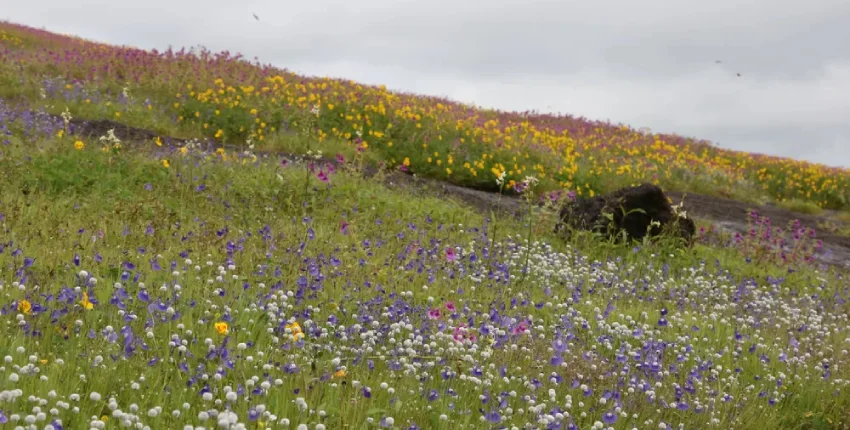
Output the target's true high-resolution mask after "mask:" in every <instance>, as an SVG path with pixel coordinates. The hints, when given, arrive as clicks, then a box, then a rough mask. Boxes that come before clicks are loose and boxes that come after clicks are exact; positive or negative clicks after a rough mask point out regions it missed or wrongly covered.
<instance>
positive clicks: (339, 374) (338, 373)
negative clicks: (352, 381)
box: [334, 369, 347, 378]
mask: <svg viewBox="0 0 850 430" xmlns="http://www.w3.org/2000/svg"><path fill="white" fill-rule="evenodd" d="M346 374H347V373H346V372H345V369H339V370H337V371H336V372H335V373H334V378H344V377H345V375H346Z"/></svg>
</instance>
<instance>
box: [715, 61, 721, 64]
mask: <svg viewBox="0 0 850 430" xmlns="http://www.w3.org/2000/svg"><path fill="white" fill-rule="evenodd" d="M714 63H715V64H720V63H722V61H720V60H714Z"/></svg>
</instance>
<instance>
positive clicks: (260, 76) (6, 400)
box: [0, 24, 850, 430]
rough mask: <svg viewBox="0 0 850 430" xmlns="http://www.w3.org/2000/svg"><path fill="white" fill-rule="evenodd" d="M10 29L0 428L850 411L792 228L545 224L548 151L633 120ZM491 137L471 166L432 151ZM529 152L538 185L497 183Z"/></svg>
mask: <svg viewBox="0 0 850 430" xmlns="http://www.w3.org/2000/svg"><path fill="white" fill-rule="evenodd" d="M0 41H2V43H3V46H4V48H3V49H4V51H3V53H4V56H3V57H2V59H3V62H2V63H0V68H2V69H0V70H2V73H0V79H2V82H0V91H2V93H3V94H2V96H0V97H2V99H0V172H2V173H3V174H2V175H0V296H1V297H2V301H0V356H3V357H4V362H3V364H2V366H0V426H5V425H9V426H15V427H21V428H25V427H27V426H29V427H38V428H41V427H44V428H52V429H62V428H73V429H76V428H98V429H102V428H107V427H108V428H112V427H115V426H121V427H136V428H141V429H145V428H148V429H150V428H155V429H160V428H168V429H172V428H173V429H177V428H211V427H216V428H226V429H247V428H251V429H254V428H257V429H263V428H271V427H275V428H295V429H298V430H302V429H316V430H321V429H354V428H357V429H375V428H381V429H383V428H388V429H389V428H404V429H419V428H429V429H431V428H433V429H449V428H451V429H456V428H463V429H478V428H482V429H492V428H511V429H513V428H561V429H578V428H594V429H597V428H598V429H611V428H615V429H621V428H622V429H632V428H652V429H656V428H662V429H669V428H722V429H749V428H752V426H753V423H754V422H757V423H758V425H759V427H761V428H764V429H787V428H843V429H847V428H850V426H848V424H847V423H848V422H850V414H848V412H847V411H848V410H850V396H848V395H847V390H848V389H850V387H848V385H850V370H848V369H850V355H848V353H847V351H848V339H850V325H848V315H850V302H848V300H850V285H848V282H847V280H846V275H845V274H843V273H842V272H840V271H837V270H821V269H819V268H818V267H817V264H812V263H816V262H817V261H814V260H813V259H812V253H813V252H814V251H815V243H814V242H815V239H813V238H811V237H810V236H809V235H808V230H807V229H806V228H805V227H806V226H805V225H804V226H793V227H792V228H791V229H789V230H785V231H778V232H777V231H776V230H775V229H774V228H773V226H772V225H771V224H769V223H767V222H763V220H759V219H757V218H756V219H750V221H749V222H751V223H752V226H753V228H754V230H753V234H743V235H739V236H738V237H732V236H720V235H713V234H708V233H706V234H703V235H701V236H700V240H699V241H698V243H697V244H696V245H695V246H694V247H693V248H691V249H680V248H678V247H676V246H675V245H674V244H673V243H671V242H670V241H667V240H666V239H665V238H662V239H661V240H659V241H658V242H653V243H650V242H647V243H641V244H637V246H635V244H626V245H622V244H617V243H610V242H606V241H601V240H598V238H596V237H594V236H593V235H590V234H577V235H575V236H573V238H572V239H571V241H570V242H569V243H564V242H563V241H561V240H559V239H558V238H556V237H555V236H554V235H553V234H552V226H553V219H552V217H551V216H550V215H551V214H550V213H549V212H547V211H546V210H539V211H538V210H537V209H536V205H535V201H536V199H537V198H538V197H542V198H544V199H550V197H551V196H549V195H547V194H544V193H543V192H544V191H548V190H549V189H552V190H560V189H559V188H558V187H557V186H556V183H557V180H552V175H553V174H552V171H549V170H547V169H550V168H554V167H557V166H558V165H559V163H563V164H564V165H565V166H566V165H567V164H568V163H569V162H568V161H564V160H567V158H561V159H554V157H552V156H551V155H552V154H556V153H557V151H555V152H553V147H552V146H550V144H554V143H558V142H560V143H558V144H561V143H563V144H564V145H566V146H569V147H573V148H581V150H582V151H584V152H582V154H583V156H585V155H586V156H587V157H590V154H596V155H594V157H596V156H599V155H600V154H611V153H612V152H611V151H617V150H616V149H610V148H606V147H604V143H599V144H598V145H597V146H593V143H592V142H593V139H602V138H609V137H610V138H611V139H614V141H616V139H617V136H621V137H622V136H637V135H634V134H629V133H633V132H629V131H626V130H625V129H618V128H616V127H610V126H607V125H602V124H597V125H596V127H597V128H599V130H594V131H589V130H585V131H584V132H581V131H580V129H581V127H583V125H582V124H584V125H587V124H588V123H586V122H583V121H582V120H579V119H559V120H558V121H561V122H560V123H559V124H566V123H568V122H569V121H573V124H574V125H575V127H576V130H578V131H576V130H573V131H571V132H570V133H575V134H576V135H577V136H579V137H576V138H574V137H565V136H563V134H562V135H561V136H560V137H559V136H557V135H556V134H557V133H556V132H553V131H552V130H553V128H543V127H544V126H543V125H540V127H541V128H538V125H531V123H530V122H529V123H528V125H522V121H525V120H522V121H520V122H519V123H517V124H518V125H516V127H517V129H516V130H514V129H513V126H510V127H511V128H510V130H508V131H505V129H504V128H503V127H505V124H511V122H509V120H508V119H504V118H506V117H511V115H514V117H516V115H515V114H503V113H494V112H487V111H469V112H466V113H465V114H464V115H467V117H465V118H466V119H457V118H463V116H462V115H461V113H462V112H461V111H462V110H463V109H465V108H463V107H461V106H459V105H456V104H451V103H448V102H445V101H439V100H428V99H424V98H420V97H414V96H411V95H396V94H391V93H388V92H384V91H383V90H380V89H376V88H365V87H359V88H358V86H357V85H356V84H352V83H342V82H335V81H329V80H307V79H304V80H303V82H301V81H300V80H298V79H300V78H296V77H294V76H292V75H285V78H284V77H283V76H284V75H282V74H281V75H280V76H282V77H281V78H277V77H276V76H277V75H278V74H279V73H281V72H280V71H276V70H273V69H270V68H263V67H261V66H256V65H251V64H248V63H243V62H239V61H234V60H232V59H229V57H227V56H213V55H208V54H205V55H206V56H202V57H193V56H190V55H183V54H176V53H171V54H168V53H167V54H163V55H159V54H153V53H145V52H141V51H137V50H131V49H123V48H116V47H110V46H104V45H98V44H94V43H91V42H85V41H80V40H78V39H75V38H72V37H66V36H57V35H55V34H51V33H47V32H39V31H36V30H32V29H27V28H24V27H20V26H14V25H8V24H5V25H4V26H3V27H2V28H1V29H0ZM7 59H10V60H9V61H7ZM264 74H265V75H264ZM221 76H224V78H221V79H227V80H228V83H229V84H230V85H233V86H232V87H228V83H225V82H220V83H217V82H216V80H217V79H219V78H220V77H221ZM240 83H241V85H239V84H240ZM7 84H14V85H11V86H10V85H7ZM254 84H256V85H267V86H268V90H265V89H264V88H265V87H263V86H255V87H251V85H254ZM190 85H191V87H190ZM275 85H277V86H278V87H277V88H275V87H274V86H275ZM311 85H312V86H311ZM323 85H326V87H325V88H322V86H323ZM231 88H232V89H231ZM178 93H179V95H178ZM258 93H259V95H258ZM335 93H336V94H335ZM311 96H312V100H311V99H310V98H311ZM302 97H303V99H301V98H302ZM311 103H317V104H319V105H320V106H319V109H318V112H310V108H311ZM175 104H176V106H175ZM331 105H334V106H333V108H332V107H331ZM382 106H383V107H382ZM440 106H442V107H440ZM255 109H256V111H254V110H255ZM338 110H339V111H338ZM339 114H342V115H343V116H342V117H339ZM349 117H350V118H351V119H349ZM192 118H194V119H192ZM336 118H340V119H336ZM452 118H454V119H452ZM470 118H471V119H470ZM536 120H539V118H538V119H536ZM452 121H455V122H452ZM458 121H460V122H458ZM479 121H483V122H481V123H480V124H479ZM529 121H530V120H529ZM205 124H206V126H205ZM417 124H419V126H418V127H417ZM390 125H392V126H391V127H390ZM450 125H452V126H454V127H455V128H454V132H452V131H451V130H452V127H449V126H450ZM381 127H383V128H381ZM552 127H555V126H554V125H553V126H552ZM606 127H607V128H606ZM334 129H336V132H335V131H334ZM219 130H221V132H219ZM355 130H356V131H361V132H362V135H363V136H362V138H361V139H360V140H355V141H350V140H349V139H348V138H347V137H346V136H345V134H346V133H352V136H353V135H356V133H355ZM381 130H384V131H381ZM399 130H401V131H399ZM541 130H542V131H541ZM370 131H371V133H370ZM525 131H528V133H531V134H532V136H533V134H534V133H539V134H538V136H537V137H534V138H528V139H527V140H526V141H525V143H520V144H517V143H516V140H520V139H519V137H520V136H521V135H522V134H523V133H524V132H525ZM335 133H336V134H335ZM376 133H377V134H376ZM443 133H445V134H443ZM452 133H453V134H452ZM552 133H555V135H553V134H552ZM582 133H584V134H582ZM618 133H619V134H618ZM210 134H212V136H211V138H210V141H208V142H203V141H201V140H199V138H202V137H204V136H208V137H209V135H210ZM217 134H218V135H219V136H218V137H216V135H217ZM441 136H442V137H443V139H440V137H441ZM497 136H500V137H497ZM547 136H548V137H547ZM552 136H555V137H552ZM570 136H573V134H570ZM582 136H583V137H582ZM594 136H595V137H594ZM509 137H510V139H508V138H509ZM449 138H451V139H454V138H457V139H463V140H464V141H461V142H460V144H457V145H455V144H453V143H452V142H448V143H447V142H445V141H446V140H449ZM488 139H489V140H488ZM499 139H501V140H502V145H501V146H499V144H498V140H499ZM547 139H548V140H547ZM582 139H584V140H582ZM247 140H250V143H249V142H246V141H247ZM390 142H393V145H392V146H390V145H389V143H390ZM441 142H442V143H441ZM507 142H513V143H507ZM600 142H601V141H600ZM633 144H634V145H636V146H635V148H637V147H640V145H641V144H638V143H634V142H633ZM416 145H419V146H416ZM422 145H426V146H427V148H421V146H422ZM440 145H444V146H440ZM570 145H572V146H570ZM650 145H654V140H653V143H651V144H650ZM683 145H685V146H687V145H690V144H684V143H683ZM555 146H557V145H555ZM662 146H663V145H662ZM399 147H401V148H403V149H404V150H406V151H410V152H409V153H401V152H399V153H397V154H396V153H393V152H392V151H399V150H400V149H398V148H399ZM687 147H690V146H687ZM393 148H395V149H393ZM419 148H421V149H419ZM518 148H519V149H518ZM588 148H590V149H588ZM414 150H415V151H414ZM631 150H633V151H636V150H635V149H631ZM317 151H321V152H322V153H321V154H318V155H317ZM416 151H418V152H416ZM426 151H427V152H426ZM475 151H482V152H481V154H482V155H481V157H480V159H475V160H474V162H475V164H474V167H471V169H474V170H475V171H476V172H477V174H478V175H480V178H479V176H476V175H473V174H472V173H468V175H467V176H461V175H457V176H456V175H455V174H454V171H453V172H452V173H451V174H449V173H448V172H446V173H445V174H444V175H443V174H441V173H440V171H439V170H438V169H437V166H438V167H439V169H442V170H443V171H445V169H450V170H451V169H454V168H457V169H459V170H461V171H462V169H463V167H462V166H463V164H464V163H467V162H468V163H470V166H473V161H464V160H468V159H467V158H465V157H469V156H471V155H470V154H476V152H475ZM594 151H595V152H594ZM683 151H684V150H683ZM688 151H690V150H688ZM434 152H438V154H434ZM483 154H487V155H486V157H485V156H484V155H483ZM295 155H300V157H296V156H295ZM491 155H492V157H491ZM526 155H528V158H527V159H526V158H525V156H526ZM402 156H403V157H404V158H407V159H408V160H410V163H409V164H407V163H404V159H401V160H402V161H401V162H400V163H392V159H393V158H396V157H402ZM638 156H639V154H638V155H635V157H638ZM417 157H418V158H417ZM427 157H431V158H432V160H431V162H430V163H429V162H428V160H427ZM512 157H517V161H516V164H517V166H516V167H514V166H505V168H506V169H516V170H520V172H516V170H515V171H514V173H513V174H512V175H514V177H515V178H518V179H519V180H522V177H524V175H526V174H530V173H529V172H527V171H526V166H531V167H527V169H528V170H530V171H533V172H534V173H533V174H535V175H538V176H540V177H544V178H549V182H548V183H544V184H543V186H542V187H541V188H540V189H531V190H526V191H525V192H523V193H522V194H520V195H519V196H511V195H506V196H501V195H499V194H496V193H493V192H491V191H488V188H492V186H491V185H489V184H495V176H494V174H501V171H500V169H501V168H502V167H501V166H499V165H498V164H497V163H499V162H500V161H498V160H501V159H504V160H508V161H512ZM534 157H538V158H539V160H538V161H537V162H538V164H540V165H541V166H542V167H540V168H537V170H535V167H534V165H532V164H530V163H532V162H533V161H532V160H534ZM594 159H595V160H598V159H597V158H594ZM397 160H398V159H397ZM438 160H439V161H440V163H439V164H438V163H437V161H438ZM476 160H477V161H476ZM576 160H578V161H576V162H577V163H578V164H577V166H579V169H578V170H577V172H583V170H581V169H585V168H588V169H593V168H594V167H592V166H593V165H594V164H593V162H592V161H590V160H586V159H585V158H581V157H580V158H576ZM382 161H383V162H384V163H385V167H387V169H380V168H379V164H378V163H380V162H382ZM646 162H647V163H649V162H650V161H646ZM651 162H655V161H651ZM420 163H423V164H420ZM523 163H525V164H523ZM582 163H586V164H582ZM783 163H785V162H783ZM399 164H400V165H401V166H404V167H405V168H406V170H408V172H406V173H404V172H400V170H403V169H401V168H400V167H399ZM482 165H483V167H479V166H482ZM428 166H431V167H430V168H429V167H428ZM452 166H455V167H452ZM458 166H460V167H458ZM588 166H590V167H588ZM596 168H599V166H597V167H596ZM429 169H430V170H429ZM469 169H470V168H467V171H468V172H469V171H470V170H469ZM488 169H490V170H492V169H496V172H492V171H489V172H488ZM411 171H413V172H416V173H418V174H419V175H418V176H416V177H414V175H412V174H409V173H411ZM815 171H816V169H815V170H812V172H815ZM509 172H510V170H507V171H506V173H509ZM586 172H589V173H586V174H588V175H591V174H594V175H595V173H593V170H587V171H586ZM423 174H424V176H425V177H424V178H423V177H422V176H423ZM814 174H815V173H812V175H814ZM441 175H442V176H441ZM544 175H545V176H544ZM618 176H619V177H621V178H624V179H622V180H624V181H626V180H627V179H628V180H632V179H635V178H633V177H631V176H628V174H626V173H623V175H616V174H613V175H610V176H604V175H603V176H600V178H601V179H600V180H608V179H610V180H612V181H614V180H617V179H616V178H617V177H618ZM661 176H666V175H661ZM594 177H595V176H594ZM670 177H671V178H672V177H673V175H672V174H671V176H670ZM807 177H808V176H807ZM812 177H813V176H812ZM444 179H448V180H452V181H454V182H455V183H458V184H464V185H473V186H478V187H479V188H484V190H476V189H472V188H464V187H459V186H454V185H452V184H450V183H448V182H446V181H444ZM423 182H424V183H426V185H427V184H430V185H433V187H421V186H420V185H422V184H423ZM485 182H486V183H485ZM606 186H608V185H606ZM547 187H551V188H547ZM440 188H442V190H440ZM581 190H582V193H584V194H589V193H590V192H591V191H593V192H598V191H601V190H602V189H601V188H599V189H597V188H593V187H592V186H591V187H582V188H581ZM434 191H437V192H438V193H439V194H435V193H434ZM576 191H578V190H576ZM674 194H675V193H674ZM446 197H457V198H459V199H462V200H464V201H466V202H469V203H473V204H474V205H476V208H477V209H480V210H472V209H470V208H469V207H467V206H466V205H459V204H456V203H455V202H453V201H452V199H451V198H446ZM676 197H678V195H676ZM689 199H692V200H693V206H688V208H689V210H690V208H691V207H693V208H695V209H698V208H700V207H703V208H704V209H705V213H706V214H709V215H710V214H712V213H713V214H714V215H715V216H717V217H721V216H724V215H728V216H733V217H738V216H739V215H735V214H734V213H731V212H730V213H726V211H732V210H736V211H741V213H740V215H744V214H745V212H744V209H745V208H746V207H747V206H748V205H745V204H742V203H740V202H736V201H732V200H722V199H720V198H717V197H709V196H704V195H692V194H689V197H687V198H686V199H685V201H686V204H688V203H689V202H691V200H689ZM493 208H496V209H498V208H502V209H505V210H506V211H507V212H513V213H516V212H521V215H522V217H520V219H517V218H515V217H508V216H505V215H504V213H503V211H499V210H493V211H491V209H493ZM763 209H764V210H765V211H769V210H773V211H774V212H770V215H771V216H778V215H788V214H789V212H787V211H785V210H780V209H776V208H769V207H763ZM824 213H826V211H824ZM834 215H835V216H836V217H837V216H840V215H841V214H834ZM741 222H746V221H741ZM705 227H706V228H710V227H709V226H705ZM782 241H785V243H782ZM776 243H781V244H784V245H786V248H785V249H780V250H777V249H775V248H773V247H771V246H772V245H775V244H776ZM787 245H790V246H787ZM27 428H28V427H27Z"/></svg>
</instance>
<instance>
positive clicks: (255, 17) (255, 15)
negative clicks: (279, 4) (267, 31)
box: [252, 13, 260, 21]
mask: <svg viewBox="0 0 850 430" xmlns="http://www.w3.org/2000/svg"><path fill="white" fill-rule="evenodd" d="M252 15H254V19H256V20H257V21H259V20H260V17H259V16H257V14H256V13H252Z"/></svg>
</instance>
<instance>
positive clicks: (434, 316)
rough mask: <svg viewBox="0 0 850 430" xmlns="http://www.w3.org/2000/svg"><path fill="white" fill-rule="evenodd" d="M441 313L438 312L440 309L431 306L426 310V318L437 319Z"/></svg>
mask: <svg viewBox="0 0 850 430" xmlns="http://www.w3.org/2000/svg"><path fill="white" fill-rule="evenodd" d="M442 315H443V313H442V312H440V310H439V309H437V308H432V309H431V310H430V311H428V318H430V319H432V320H436V319H439V318H440V317H441V316H442Z"/></svg>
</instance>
